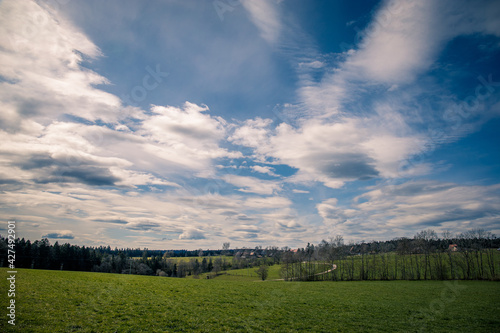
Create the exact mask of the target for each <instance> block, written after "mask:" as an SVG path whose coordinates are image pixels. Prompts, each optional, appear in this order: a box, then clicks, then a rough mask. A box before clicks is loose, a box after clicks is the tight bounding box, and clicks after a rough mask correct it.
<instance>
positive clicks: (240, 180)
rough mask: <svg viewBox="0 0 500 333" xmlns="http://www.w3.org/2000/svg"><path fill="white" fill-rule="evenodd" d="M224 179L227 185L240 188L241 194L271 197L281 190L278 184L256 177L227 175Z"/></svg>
mask: <svg viewBox="0 0 500 333" xmlns="http://www.w3.org/2000/svg"><path fill="white" fill-rule="evenodd" d="M223 179H224V181H226V182H227V183H229V184H232V185H234V186H236V187H239V189H238V190H239V191H241V192H248V193H257V194H263V195H271V194H273V193H275V192H277V191H279V190H280V188H281V187H280V185H279V183H277V182H274V181H269V180H262V179H259V178H255V177H245V176H237V175H225V176H224V178H223Z"/></svg>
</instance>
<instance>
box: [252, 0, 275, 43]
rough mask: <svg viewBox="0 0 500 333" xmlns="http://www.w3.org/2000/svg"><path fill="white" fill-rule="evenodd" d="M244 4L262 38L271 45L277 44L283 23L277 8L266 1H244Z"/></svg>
mask: <svg viewBox="0 0 500 333" xmlns="http://www.w3.org/2000/svg"><path fill="white" fill-rule="evenodd" d="M242 4H243V7H245V9H246V10H247V11H248V13H249V14H250V18H251V19H252V21H253V23H254V24H255V25H256V26H257V28H259V30H260V32H261V35H262V38H264V39H265V40H266V41H267V42H269V43H271V44H273V43H276V41H277V39H278V38H279V36H280V33H281V22H280V19H279V15H278V11H277V10H276V8H275V6H274V5H273V4H272V3H271V2H270V1H266V0H252V1H243V2H242Z"/></svg>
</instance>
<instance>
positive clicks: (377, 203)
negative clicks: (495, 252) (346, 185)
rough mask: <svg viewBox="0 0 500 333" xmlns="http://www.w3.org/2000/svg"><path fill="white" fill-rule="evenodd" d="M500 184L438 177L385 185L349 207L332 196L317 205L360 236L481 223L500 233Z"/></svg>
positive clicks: (327, 218) (332, 221)
mask: <svg viewBox="0 0 500 333" xmlns="http://www.w3.org/2000/svg"><path fill="white" fill-rule="evenodd" d="M499 188H500V187H499V185H493V186H464V185H458V184H453V183H442V182H437V181H410V182H407V183H403V184H400V185H390V184H382V185H381V186H378V187H376V188H373V189H372V190H370V191H368V192H366V193H364V194H361V195H359V196H358V197H356V198H355V199H354V200H353V202H352V203H351V205H350V206H345V205H339V204H338V201H337V199H335V198H332V199H327V200H325V201H323V202H322V203H320V204H318V205H317V210H318V213H319V215H320V216H321V217H322V218H323V219H324V222H325V223H326V224H327V225H329V226H330V227H331V228H333V229H334V230H337V231H338V232H339V233H344V235H346V236H349V237H352V238H356V239H358V240H360V239H365V240H369V239H391V238H393V237H400V236H403V235H405V236H413V235H414V234H415V233H417V232H418V231H420V230H422V229H427V228H429V227H430V228H433V229H435V230H436V231H438V232H441V231H444V230H447V229H448V230H452V231H453V232H463V231H466V230H468V229H471V228H473V227H478V228H483V229H486V230H488V231H492V232H493V233H498V231H500V225H499V223H498V218H499V217H500V204H499V202H500V197H499V194H498V190H499Z"/></svg>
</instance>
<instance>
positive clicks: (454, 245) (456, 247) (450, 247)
mask: <svg viewBox="0 0 500 333" xmlns="http://www.w3.org/2000/svg"><path fill="white" fill-rule="evenodd" d="M448 250H450V251H453V252H456V251H458V245H457V244H450V246H448Z"/></svg>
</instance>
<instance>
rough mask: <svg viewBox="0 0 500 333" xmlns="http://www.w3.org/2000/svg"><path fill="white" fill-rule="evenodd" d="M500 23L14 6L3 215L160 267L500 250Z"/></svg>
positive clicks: (444, 13) (347, 8) (162, 4)
mask: <svg viewBox="0 0 500 333" xmlns="http://www.w3.org/2000/svg"><path fill="white" fill-rule="evenodd" d="M498 17H500V5H499V3H498V2H497V1H486V0H481V1H465V0H459V1H451V0H448V1H440V2H435V1H430V0H423V1H412V0H401V1H354V2H353V1H298V0H281V1H277V0H268V1H263V0H255V1H249V0H247V1H243V0H242V1H237V0H234V1H233V0H231V1H230V0H220V1H174V0H173V1H154V0H153V1H147V2H145V1H118V0H110V1H106V2H102V1H93V0H92V1H85V2H81V1H68V0H55V1H52V2H51V5H46V4H45V3H44V2H41V1H38V2H37V1H10V0H3V1H1V2H0V59H1V60H0V61H1V64H2V66H0V85H1V87H0V103H1V107H0V109H1V112H0V136H1V140H0V191H1V194H2V195H1V196H0V203H1V204H0V209H1V213H2V215H3V216H4V217H5V219H9V218H10V219H15V220H17V221H18V229H17V233H18V236H20V237H25V238H29V239H32V240H34V239H40V238H41V237H48V238H49V239H50V240H51V241H52V242H55V241H56V240H59V241H62V242H66V241H68V242H71V243H75V244H83V245H111V246H113V247H114V246H118V247H127V246H128V247H141V248H142V247H148V248H150V249H180V248H185V249H196V248H219V247H220V246H221V244H222V243H223V242H230V243H231V246H232V247H243V246H246V247H254V246H259V245H261V246H264V247H265V246H269V245H276V246H290V247H297V246H304V245H305V244H307V242H311V243H318V242H319V241H321V240H322V239H328V238H330V237H334V236H335V235H338V234H340V235H343V236H344V238H345V239H346V240H347V241H353V242H358V241H362V240H374V239H375V240H384V239H392V238H394V237H401V236H410V237H411V236H413V235H414V234H415V233H416V232H418V231H420V230H423V229H428V228H431V229H433V230H435V231H436V232H438V234H440V233H441V232H443V231H451V232H452V233H454V234H458V233H461V232H464V231H467V230H470V229H472V228H481V229H484V230H486V231H490V232H492V233H494V234H497V235H498V234H499V233H500V154H499V150H498V147H499V144H500V134H498V130H497V129H498V127H499V125H500V117H499V116H500V67H499V66H498V64H499V63H500V20H499V19H498ZM0 228H1V229H0V232H5V230H6V225H5V226H3V227H0Z"/></svg>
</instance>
